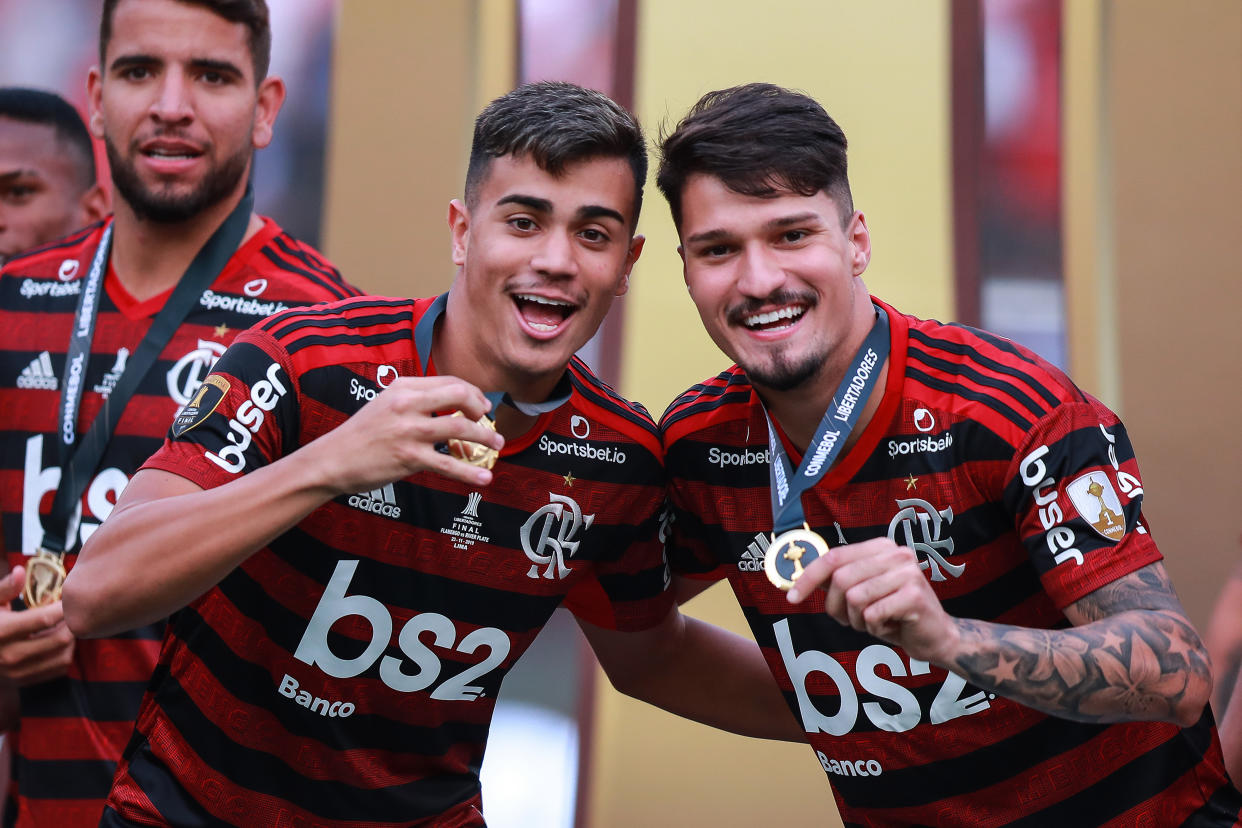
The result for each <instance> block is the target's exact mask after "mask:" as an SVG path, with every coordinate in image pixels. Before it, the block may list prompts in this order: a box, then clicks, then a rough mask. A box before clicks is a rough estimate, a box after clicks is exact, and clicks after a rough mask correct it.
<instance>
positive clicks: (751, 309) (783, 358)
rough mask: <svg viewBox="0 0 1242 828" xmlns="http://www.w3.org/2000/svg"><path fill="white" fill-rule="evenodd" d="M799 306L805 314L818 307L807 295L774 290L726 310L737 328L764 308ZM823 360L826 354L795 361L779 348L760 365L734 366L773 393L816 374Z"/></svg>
mask: <svg viewBox="0 0 1242 828" xmlns="http://www.w3.org/2000/svg"><path fill="white" fill-rule="evenodd" d="M799 303H800V304H802V305H805V306H806V310H807V311H808V312H809V311H810V310H811V309H812V308H814V307H815V306H816V305H817V304H819V299H818V297H816V296H815V294H813V293H809V292H802V291H793V290H777V291H775V292H774V293H772V295H770V296H766V297H764V298H763V299H748V300H746V301H744V302H742V303H740V304H738V305H735V306H734V307H732V308H730V309H729V312H728V317H729V320H730V321H731V322H732V323H733V324H735V325H741V324H742V320H744V319H745V318H746V317H747V316H750V315H751V314H754V313H758V312H759V311H760V309H762V308H763V307H765V306H772V305H792V304H799ZM827 358H828V354H827V353H812V354H806V355H804V356H803V357H801V358H800V359H797V360H796V361H795V359H794V358H793V357H791V356H790V355H789V354H788V353H787V352H786V351H785V350H784V349H779V350H775V351H773V352H772V353H771V354H770V355H769V357H768V360H767V362H766V364H764V365H760V364H758V363H750V364H747V363H746V362H743V361H741V360H738V365H739V366H740V367H741V369H742V370H743V371H745V372H746V376H747V378H748V379H750V380H751V381H752V382H755V383H757V384H758V385H762V386H765V387H767V388H771V389H772V390H773V391H792V390H793V389H795V388H797V387H798V386H800V385H802V384H803V383H804V382H806V381H807V380H809V379H811V378H812V377H814V376H815V375H816V374H818V373H819V370H820V368H822V367H823V365H824V361H825V360H826V359H827Z"/></svg>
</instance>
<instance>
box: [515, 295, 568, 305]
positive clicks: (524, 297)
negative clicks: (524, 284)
mask: <svg viewBox="0 0 1242 828" xmlns="http://www.w3.org/2000/svg"><path fill="white" fill-rule="evenodd" d="M515 295H516V296H517V298H518V299H521V300H522V301H523V302H534V303H535V304H536V305H551V306H552V307H554V308H572V307H573V304H572V303H570V302H561V301H559V300H557V299H545V298H544V297H542V296H532V295H530V294H529V293H518V294H515Z"/></svg>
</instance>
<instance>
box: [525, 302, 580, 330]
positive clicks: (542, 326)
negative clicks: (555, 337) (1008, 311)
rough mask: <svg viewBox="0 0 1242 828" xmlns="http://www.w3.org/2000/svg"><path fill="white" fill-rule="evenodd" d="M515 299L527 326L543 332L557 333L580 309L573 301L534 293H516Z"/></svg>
mask: <svg viewBox="0 0 1242 828" xmlns="http://www.w3.org/2000/svg"><path fill="white" fill-rule="evenodd" d="M513 300H514V302H515V303H516V304H517V308H518V314H519V315H520V316H521V317H522V321H523V322H525V323H526V326H527V327H529V328H530V329H531V330H532V331H534V332H536V333H542V334H550V333H555V332H556V331H557V330H558V329H560V327H561V326H562V325H564V324H565V322H566V320H568V319H569V318H570V317H571V316H573V315H574V313H576V312H577V310H578V306H577V305H575V304H574V303H573V302H569V301H567V300H563V299H550V298H548V297H546V296H538V295H536V294H533V293H515V294H514V295H513Z"/></svg>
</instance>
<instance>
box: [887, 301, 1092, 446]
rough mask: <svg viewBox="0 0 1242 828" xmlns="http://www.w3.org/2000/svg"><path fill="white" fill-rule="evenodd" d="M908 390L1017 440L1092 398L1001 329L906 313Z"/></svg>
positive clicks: (1012, 439) (937, 405)
mask: <svg viewBox="0 0 1242 828" xmlns="http://www.w3.org/2000/svg"><path fill="white" fill-rule="evenodd" d="M906 319H907V321H908V323H909V336H908V341H907V345H906V382H907V389H906V390H907V393H908V394H910V395H911V396H913V397H916V398H918V399H920V400H925V401H927V402H928V403H930V404H931V407H933V408H937V409H940V410H947V411H952V412H956V413H958V414H962V415H965V416H969V417H970V418H972V419H975V420H978V421H979V422H981V423H982V424H983V425H985V426H987V427H988V428H990V429H991V430H992V431H995V432H997V433H998V434H1001V435H1002V436H1004V437H1006V439H1007V440H1009V441H1010V442H1019V441H1021V439H1022V438H1023V437H1025V436H1026V434H1027V433H1029V432H1030V431H1031V430H1032V429H1033V428H1034V427H1035V425H1036V424H1037V423H1039V422H1040V421H1042V420H1044V419H1045V418H1047V417H1048V416H1049V415H1052V414H1053V413H1054V412H1056V411H1058V410H1059V409H1061V408H1062V407H1063V406H1076V405H1079V404H1083V403H1088V402H1089V401H1090V398H1089V397H1088V396H1087V395H1086V394H1084V393H1083V392H1082V391H1081V390H1080V389H1079V388H1078V387H1077V386H1076V385H1075V384H1074V383H1073V381H1071V380H1070V378H1069V377H1068V376H1066V375H1065V373H1064V372H1063V371H1062V370H1061V369H1060V368H1058V367H1056V366H1055V365H1053V364H1052V363H1050V362H1048V361H1047V360H1046V359H1044V358H1043V357H1041V356H1039V355H1038V354H1036V353H1034V352H1033V351H1031V350H1030V349H1028V348H1025V347H1023V346H1022V345H1019V344H1018V343H1016V342H1013V341H1011V340H1008V339H1006V338H1004V337H1002V336H998V335H997V334H993V333H989V332H987V331H983V330H979V329H978V328H972V327H970V326H967V325H959V324H944V323H941V322H937V321H935V320H921V319H917V318H914V317H906Z"/></svg>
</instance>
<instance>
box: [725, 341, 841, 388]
mask: <svg viewBox="0 0 1242 828" xmlns="http://www.w3.org/2000/svg"><path fill="white" fill-rule="evenodd" d="M826 359H827V354H809V355H807V356H804V357H803V358H802V359H800V360H798V361H796V362H795V361H793V360H792V359H790V358H789V356H788V355H787V354H785V353H784V352H783V351H777V352H776V353H775V354H773V355H772V358H771V360H770V361H769V363H768V364H767V365H755V364H750V365H747V364H746V363H744V362H739V363H738V365H739V366H741V369H742V370H743V371H745V372H746V378H747V379H749V380H750V381H751V382H753V383H755V384H756V385H762V386H764V387H765V388H770V389H772V390H773V391H792V390H793V389H795V388H797V387H798V386H800V385H802V384H803V383H805V382H807V381H808V380H810V379H812V378H813V377H815V376H816V375H817V374H819V370H820V368H822V367H823V366H824V361H825V360H826Z"/></svg>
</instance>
